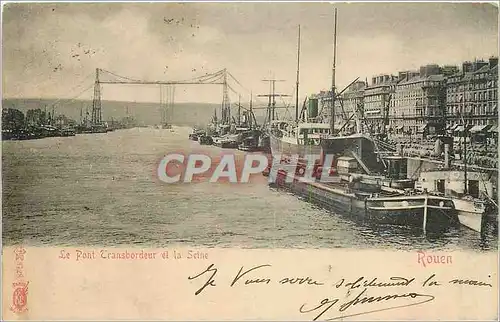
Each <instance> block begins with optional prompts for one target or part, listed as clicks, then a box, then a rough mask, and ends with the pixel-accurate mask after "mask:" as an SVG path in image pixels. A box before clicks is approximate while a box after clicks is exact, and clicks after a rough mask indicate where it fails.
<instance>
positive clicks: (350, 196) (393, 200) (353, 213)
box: [274, 173, 458, 230]
mask: <svg viewBox="0 0 500 322" xmlns="http://www.w3.org/2000/svg"><path fill="white" fill-rule="evenodd" d="M290 181H291V182H287V181H286V175H281V174H279V173H278V175H277V177H276V180H275V183H274V185H275V186H276V187H278V188H281V189H286V190H288V191H291V192H292V193H294V194H296V195H300V196H302V197H305V198H307V201H308V202H312V203H315V204H317V205H320V206H321V207H323V208H325V209H327V210H330V211H332V212H335V213H338V214H341V215H347V216H350V217H355V218H356V219H362V220H369V221H374V222H377V223H383V224H394V225H400V226H411V227H424V229H426V230H430V229H433V228H441V227H448V226H450V225H457V224H458V218H457V212H456V210H455V209H454V206H453V203H452V202H451V200H447V199H445V198H439V197H433V196H413V197H406V196H400V197H385V198H384V197H380V198H378V197H359V196H357V195H356V193H353V192H348V191H346V190H348V189H343V188H340V189H339V188H331V187H328V185H324V184H319V183H306V182H301V181H300V180H293V181H292V180H290ZM426 199H427V200H426ZM441 201H443V205H440V202H441ZM424 221H425V224H424Z"/></svg>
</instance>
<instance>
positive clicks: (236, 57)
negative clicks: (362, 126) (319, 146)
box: [2, 3, 498, 103]
mask: <svg viewBox="0 0 500 322" xmlns="http://www.w3.org/2000/svg"><path fill="white" fill-rule="evenodd" d="M334 7H336V8H337V9H338V24H337V72H336V74H337V76H336V81H337V84H338V86H339V87H340V88H341V87H342V86H346V85H348V83H350V82H351V81H352V80H354V79H355V78H357V77H360V79H361V80H364V79H366V78H367V79H371V77H372V76H373V75H377V74H383V73H393V74H397V72H398V71H400V70H409V69H417V68H418V67H419V66H421V65H425V64H429V63H436V64H440V65H443V64H456V65H459V64H461V62H463V61H465V60H473V59H475V58H485V59H487V58H489V57H490V56H492V55H494V56H498V8H497V7H495V6H493V5H491V4H478V3H465V4H463V3H461V4H458V3H408V4H407V3H349V4H348V3H337V4H330V3H181V4H175V3H59V4H51V3H32V4H27V3H24V4H23V3H21V4H19V3H17V4H16V3H10V4H6V5H4V6H3V15H2V18H3V19H2V29H3V30H2V37H3V52H2V59H3V61H2V63H3V64H2V66H3V69H2V75H3V87H2V92H3V97H4V98H28V97H30V98H39V97H41V98H82V99H90V98H91V97H92V94H93V91H92V86H93V82H94V78H95V70H96V68H100V69H103V70H106V71H111V72H113V73H115V74H118V75H121V76H125V77H129V78H131V79H140V80H149V81H158V80H165V81H177V80H188V79H192V78H195V77H199V76H202V75H204V74H206V73H212V72H216V71H219V70H221V69H224V68H226V69H227V70H228V71H229V72H230V73H231V74H232V75H234V76H235V78H236V79H237V80H238V81H239V83H240V84H241V85H238V84H237V83H236V82H234V81H230V85H231V86H232V87H233V88H234V89H235V90H236V91H238V92H239V93H240V95H241V101H243V102H246V101H248V100H249V99H250V92H252V93H253V94H254V95H257V94H267V93H268V92H269V85H268V84H267V83H265V82H263V81H262V80H263V79H266V78H269V77H276V78H278V79H282V80H285V81H284V82H280V83H277V84H276V91H277V92H279V93H283V94H288V95H292V94H294V88H295V81H296V70H297V38H298V25H299V24H300V25H301V51H300V87H299V88H300V95H299V97H301V98H302V97H304V96H305V95H310V94H314V93H317V92H319V91H320V90H324V89H327V88H328V87H329V86H330V84H331V66H332V56H333V54H332V52H333V50H332V48H333V25H334V18H333V12H334ZM101 77H102V79H106V80H112V79H113V77H112V76H110V75H109V74H106V73H104V74H102V75H101ZM115 79H116V78H115ZM79 95H80V96H79ZM102 98H103V99H105V100H122V101H148V102H159V101H160V100H161V95H160V90H159V88H158V86H155V85H103V87H102ZM238 99H239V98H238V96H237V95H235V94H232V96H231V100H232V101H235V100H238ZM221 100H222V86H220V85H177V86H176V88H175V101H176V102H207V103H220V102H221ZM292 101H293V99H292Z"/></svg>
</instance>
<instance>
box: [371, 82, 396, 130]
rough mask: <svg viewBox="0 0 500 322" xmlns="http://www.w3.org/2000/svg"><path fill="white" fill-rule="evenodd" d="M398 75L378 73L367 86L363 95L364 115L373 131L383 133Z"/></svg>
mask: <svg viewBox="0 0 500 322" xmlns="http://www.w3.org/2000/svg"><path fill="white" fill-rule="evenodd" d="M397 82H398V77H397V76H395V75H388V74H386V75H378V76H374V77H372V82H371V84H370V85H368V86H367V87H365V90H364V97H363V102H364V106H363V115H364V118H365V120H366V124H367V126H368V127H369V129H364V130H369V131H370V132H371V133H382V132H383V128H384V126H385V124H384V123H385V121H386V120H387V119H388V115H387V113H388V108H389V104H390V101H391V98H392V94H393V93H394V90H395V88H396V84H397Z"/></svg>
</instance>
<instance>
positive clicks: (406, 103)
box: [389, 65, 446, 135]
mask: <svg viewBox="0 0 500 322" xmlns="http://www.w3.org/2000/svg"><path fill="white" fill-rule="evenodd" d="M398 78H399V82H398V84H397V85H396V88H395V92H394V97H393V99H392V101H391V104H390V109H389V119H390V122H389V126H390V128H391V131H392V133H393V134H396V135H398V134H399V135H427V134H435V133H439V132H441V131H442V130H444V127H445V125H444V106H445V99H446V95H445V93H446V91H445V88H446V82H445V80H446V78H445V76H444V75H443V73H442V69H441V68H440V67H439V66H438V65H426V66H422V67H420V70H419V71H418V72H417V71H404V72H400V73H399V75H398Z"/></svg>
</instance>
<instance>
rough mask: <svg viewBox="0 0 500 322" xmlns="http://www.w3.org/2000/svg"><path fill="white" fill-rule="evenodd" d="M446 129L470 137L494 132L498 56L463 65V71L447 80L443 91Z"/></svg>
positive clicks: (496, 117)
mask: <svg viewBox="0 0 500 322" xmlns="http://www.w3.org/2000/svg"><path fill="white" fill-rule="evenodd" d="M446 116H447V124H446V125H447V128H448V129H449V130H450V131H453V132H454V133H457V132H461V131H463V126H461V125H462V124H467V126H468V127H470V129H469V130H470V132H471V133H472V134H476V133H480V132H482V131H490V132H496V131H497V124H498V122H497V120H498V57H492V58H490V59H489V60H488V61H485V60H475V61H473V62H464V63H463V64H462V70H461V71H460V72H458V73H455V74H454V75H452V76H450V77H448V80H447V89H446Z"/></svg>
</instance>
